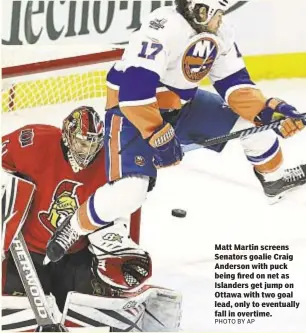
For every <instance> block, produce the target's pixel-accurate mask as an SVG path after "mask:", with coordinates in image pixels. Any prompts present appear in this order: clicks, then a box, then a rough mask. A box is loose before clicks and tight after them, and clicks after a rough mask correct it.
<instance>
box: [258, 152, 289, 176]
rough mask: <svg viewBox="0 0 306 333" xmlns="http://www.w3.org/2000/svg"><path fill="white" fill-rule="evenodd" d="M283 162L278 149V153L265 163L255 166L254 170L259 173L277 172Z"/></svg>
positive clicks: (281, 154)
mask: <svg viewBox="0 0 306 333" xmlns="http://www.w3.org/2000/svg"><path fill="white" fill-rule="evenodd" d="M282 162H283V153H282V150H281V149H280V150H279V152H278V153H277V154H276V155H275V156H274V157H273V158H272V159H271V160H270V161H268V162H267V163H265V164H261V165H255V169H256V170H257V171H258V172H261V173H268V172H273V171H275V170H277V169H278V168H279V167H280V166H281V164H282Z"/></svg>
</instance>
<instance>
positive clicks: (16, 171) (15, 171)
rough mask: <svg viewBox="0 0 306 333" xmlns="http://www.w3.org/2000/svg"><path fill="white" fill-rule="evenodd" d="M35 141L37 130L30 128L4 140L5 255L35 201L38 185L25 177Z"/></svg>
mask: <svg viewBox="0 0 306 333" xmlns="http://www.w3.org/2000/svg"><path fill="white" fill-rule="evenodd" d="M33 140H34V130H33V129H29V128H21V129H19V130H16V131H14V132H12V133H10V134H8V135H5V136H3V137H2V170H1V173H2V184H1V200H2V209H3V212H2V218H3V224H2V225H3V230H2V248H3V249H4V251H5V252H6V251H8V249H9V246H10V244H11V242H12V240H13V239H14V237H15V235H16V233H17V232H18V231H19V230H20V229H21V227H22V225H23V223H24V222H25V220H26V217H27V215H28V212H29V209H30V206H31V202H32V199H33V195H34V191H35V185H34V184H33V183H32V182H30V181H29V179H30V177H29V175H27V174H26V169H27V167H26V166H27V163H29V161H31V156H33V154H31V152H29V150H31V148H32V147H33ZM29 147H31V148H29ZM32 163H33V161H32Z"/></svg>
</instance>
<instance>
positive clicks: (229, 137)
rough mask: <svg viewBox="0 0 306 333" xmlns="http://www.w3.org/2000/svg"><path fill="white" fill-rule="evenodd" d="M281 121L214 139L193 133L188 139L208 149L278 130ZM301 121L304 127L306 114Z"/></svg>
mask: <svg viewBox="0 0 306 333" xmlns="http://www.w3.org/2000/svg"><path fill="white" fill-rule="evenodd" d="M283 120H284V119H282V120H277V121H274V122H272V123H270V124H267V125H263V126H259V127H250V128H247V129H243V130H240V131H237V132H233V133H229V134H225V135H221V136H218V137H215V138H211V139H205V138H203V136H202V137H199V136H198V135H197V134H194V133H190V134H189V137H190V139H192V140H194V143H195V144H198V145H200V146H202V147H208V146H214V145H218V144H220V143H224V142H227V141H230V140H233V139H237V138H240V139H241V138H244V137H246V136H248V135H252V134H256V133H260V132H264V131H268V130H270V129H276V128H278V126H279V125H280V124H281V122H282V121H283ZM300 120H302V121H303V123H304V124H305V125H306V113H303V114H302V115H301V119H300Z"/></svg>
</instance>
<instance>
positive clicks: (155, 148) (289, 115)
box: [47, 0, 306, 261]
mask: <svg viewBox="0 0 306 333" xmlns="http://www.w3.org/2000/svg"><path fill="white" fill-rule="evenodd" d="M227 9H228V1H227V0H220V1H218V0H178V1H177V6H176V7H164V8H159V9H157V10H155V11H154V12H153V13H151V15H150V16H149V18H148V19H147V20H146V21H145V22H143V24H142V27H141V28H140V30H139V31H137V32H134V33H133V34H132V36H131V39H130V42H129V45H128V46H127V48H126V50H125V52H124V55H123V57H122V59H121V60H120V61H118V62H117V63H116V64H115V65H114V66H113V67H112V69H111V70H110V71H109V73H108V76H107V105H106V109H107V112H106V135H105V140H106V144H105V146H106V149H107V154H106V156H107V159H106V169H107V170H108V180H109V184H107V185H105V186H103V187H102V188H99V189H98V190H97V191H96V192H95V193H94V194H93V195H92V196H91V197H90V198H89V199H88V201H87V202H86V203H85V204H84V205H82V206H81V207H80V209H79V210H78V211H77V212H76V213H75V214H74V215H73V217H72V218H71V219H67V220H66V221H65V222H64V223H63V224H62V226H61V227H60V228H59V229H58V231H57V232H56V234H55V235H54V237H53V238H52V239H51V240H50V242H49V245H48V250H47V255H48V256H49V258H50V259H51V260H52V261H57V260H59V259H60V258H61V257H62V256H63V255H64V254H65V253H66V251H67V250H68V249H69V248H70V246H71V244H72V243H73V242H74V240H73V237H71V238H70V239H67V240H66V241H65V242H61V241H60V238H61V235H62V234H64V233H70V234H73V235H75V236H76V238H77V237H78V236H79V235H84V234H87V233H90V232H92V231H94V230H96V229H98V228H100V227H101V226H105V225H108V223H109V222H111V221H116V219H118V218H119V217H121V216H124V215H125V214H129V213H131V212H133V211H135V210H136V209H137V208H139V207H140V206H141V205H142V204H143V202H144V200H145V198H146V193H147V188H148V184H149V177H156V169H157V168H163V167H168V166H171V165H175V164H178V163H179V162H180V161H181V160H182V158H183V153H182V148H181V145H180V144H181V143H183V144H188V143H192V142H193V139H192V138H190V137H189V132H190V131H193V132H197V133H198V134H199V135H201V136H206V137H207V138H211V137H214V136H219V135H222V134H227V133H229V132H230V131H231V130H232V128H233V127H234V126H235V124H237V123H238V122H239V123H240V127H249V126H250V124H253V125H254V126H255V125H257V124H269V123H270V122H272V121H273V120H275V119H283V122H282V123H281V125H280V127H279V129H278V134H279V135H282V136H283V137H289V136H292V135H294V134H296V133H297V132H299V131H300V130H302V129H303V128H304V123H303V121H302V117H301V114H300V113H299V112H298V111H297V110H296V108H295V107H294V106H292V105H290V104H288V103H286V102H285V101H282V100H281V99H278V98H274V97H273V96H271V97H270V96H269V97H265V96H264V95H263V93H262V92H261V91H260V89H259V88H258V87H257V86H256V84H255V83H254V82H252V80H251V78H250V76H249V73H248V71H247V69H246V67H245V64H244V62H243V59H242V57H241V54H240V52H239V49H238V46H237V45H236V44H235V41H234V38H233V33H232V30H231V28H230V27H228V26H227V25H226V23H225V22H223V13H224V11H226V10H227ZM207 75H208V76H209V78H210V80H211V81H212V83H213V85H214V87H215V89H216V90H217V92H218V93H219V96H218V95H216V94H212V93H208V92H205V91H203V90H200V89H198V87H199V85H200V81H201V80H202V79H203V78H204V77H205V76H207ZM224 100H225V102H226V103H227V104H228V106H224ZM241 143H242V145H243V147H244V151H245V155H246V157H247V159H248V160H249V161H250V163H252V165H253V167H254V171H255V174H256V176H257V177H258V179H259V180H260V182H261V184H262V186H263V188H264V191H265V193H266V195H267V196H269V197H271V198H273V199H275V200H277V199H278V198H280V197H281V196H282V195H283V194H284V193H285V192H286V191H288V190H289V189H290V188H293V187H295V186H299V185H301V184H303V183H305V181H306V176H305V173H306V166H305V165H301V166H297V167H296V168H295V169H289V170H283V166H282V165H283V155H282V150H281V147H280V143H279V140H278V135H277V134H276V133H275V132H274V131H266V132H262V133H260V134H256V135H253V136H249V137H247V138H245V139H243V140H242V142H241ZM222 148H223V146H218V147H213V149H214V150H216V151H221V150H222ZM152 161H153V162H152ZM100 202H101V203H102V202H103V205H100Z"/></svg>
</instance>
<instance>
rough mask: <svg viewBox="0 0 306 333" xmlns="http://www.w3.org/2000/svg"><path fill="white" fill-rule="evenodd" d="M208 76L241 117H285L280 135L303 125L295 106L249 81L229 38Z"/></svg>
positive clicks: (263, 120)
mask: <svg viewBox="0 0 306 333" xmlns="http://www.w3.org/2000/svg"><path fill="white" fill-rule="evenodd" d="M210 79H211V81H212V82H213V84H214V87H215V88H216V90H217V91H218V93H219V94H220V95H221V96H222V97H223V98H224V99H225V101H226V102H227V103H228V104H229V106H230V107H231V108H232V110H233V111H234V112H236V113H237V114H239V115H240V116H241V117H243V118H245V119H247V120H249V121H251V122H255V123H256V124H268V123H271V122H272V121H274V120H279V119H285V118H288V119H286V120H285V121H284V122H283V123H282V125H281V126H280V129H279V131H280V134H281V135H282V136H283V137H287V136H291V135H293V134H295V133H296V132H297V131H299V130H301V129H303V127H304V124H303V122H302V120H301V115H300V113H298V112H297V110H296V108H295V107H294V106H292V105H290V104H287V103H286V102H285V101H282V100H280V99H278V98H274V97H270V98H267V97H265V96H264V95H263V93H262V92H261V90H260V89H259V88H258V87H257V86H256V84H255V83H254V82H253V81H252V79H251V77H250V74H249V72H248V70H247V68H246V66H245V63H244V60H243V58H242V54H241V53H240V51H239V49H238V46H237V44H236V43H234V42H231V43H230V46H229V48H228V50H226V51H225V53H224V54H222V55H221V56H220V57H219V58H218V59H217V60H216V62H215V64H214V66H213V68H212V71H211V73H210Z"/></svg>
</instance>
